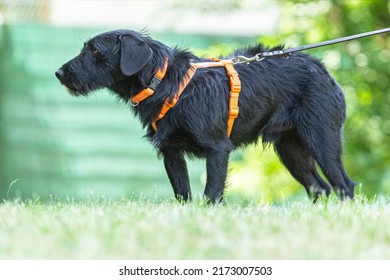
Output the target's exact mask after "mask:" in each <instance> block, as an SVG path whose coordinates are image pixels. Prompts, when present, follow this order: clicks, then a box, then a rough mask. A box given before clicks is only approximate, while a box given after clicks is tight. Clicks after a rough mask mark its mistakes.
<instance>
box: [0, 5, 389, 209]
mask: <svg viewBox="0 0 390 280" xmlns="http://www.w3.org/2000/svg"><path fill="white" fill-rule="evenodd" d="M389 11H390V2H389V1H386V0H376V1H360V0H343V1H342V0H340V1H336V0H322V1H291V0H288V1H287V0H280V1H276V0H275V1H272V0H257V1H255V0H225V1H220V0H219V1H217V0H193V1H177V0H176V1H173V0H172V1H169V0H166V1H163V0H160V1H159V0H155V1H141V0H139V1H137V0H135V1H83V0H81V1H70V0H69V1H67V0H51V1H50V0H24V1H22V0H0V199H2V200H4V199H14V198H15V197H20V198H22V199H26V198H40V199H43V200H46V199H53V198H54V199H77V200H78V199H90V198H91V197H92V198H95V197H99V198H100V197H108V198H112V199H117V198H124V197H125V198H128V197H131V198H135V199H138V198H146V199H155V198H158V199H164V198H172V197H173V192H172V190H171V187H170V184H169V181H168V178H167V177H166V175H165V170H164V167H163V163H162V161H161V160H159V159H157V158H156V154H155V152H154V150H153V148H152V147H151V146H150V145H149V144H148V143H147V142H146V140H144V139H143V138H142V136H143V134H144V132H143V131H142V129H141V125H140V124H139V123H138V121H137V119H135V118H134V117H133V115H132V114H131V112H130V108H129V105H127V104H124V103H122V102H119V101H117V99H116V98H115V97H114V96H113V95H111V94H110V93H109V92H107V91H99V92H96V93H93V94H92V95H90V96H89V97H88V98H74V97H71V96H69V95H68V93H67V92H66V90H65V89H64V88H63V87H62V86H61V85H60V83H59V82H58V81H57V80H56V78H55V77H54V72H55V71H56V70H57V69H58V68H59V67H60V66H61V65H62V64H63V63H65V62H66V61H68V60H69V59H71V58H72V57H74V56H75V55H77V54H78V52H79V51H80V50H81V48H82V46H83V42H85V41H86V40H87V39H88V38H90V37H92V36H94V35H96V34H97V33H100V32H103V31H107V30H110V29H119V28H129V29H134V30H137V31H139V30H145V29H146V30H148V32H149V34H150V35H151V36H152V37H154V38H156V39H158V40H160V41H162V42H164V43H165V44H167V45H169V46H172V47H173V46H176V45H179V46H181V47H188V48H190V49H191V50H192V51H193V52H194V53H196V54H197V55H204V56H218V55H224V54H228V53H229V52H230V51H232V50H233V49H235V48H237V47H239V46H243V45H250V44H255V43H257V42H262V43H264V44H266V45H271V46H272V45H277V44H285V45H286V46H287V47H295V46H299V45H302V44H309V43H315V42H319V41H323V40H328V39H333V38H337V37H341V36H347V35H352V34H356V33H361V32H367V31H371V30H374V29H380V28H385V27H389V26H390V15H389ZM308 53H310V54H312V55H314V56H316V57H318V58H320V59H322V60H323V62H324V63H325V65H326V66H327V67H328V68H329V70H330V72H331V73H332V74H333V75H334V76H335V78H336V80H337V81H338V82H339V83H340V84H341V86H342V88H343V89H344V91H345V95H346V99H347V106H348V112H347V114H348V119H347V122H346V124H345V133H344V142H345V151H344V159H345V164H346V169H347V171H348V172H349V174H350V175H351V177H352V178H353V179H354V180H355V181H356V182H358V183H359V184H360V185H359V187H358V189H357V191H358V193H363V194H365V195H367V196H369V197H373V196H375V195H384V196H388V195H390V166H389V165H390V151H389V150H390V145H389V144H390V35H389V34H383V35H378V36H375V37H369V38H365V39H360V40H356V41H352V42H349V43H343V44H338V45H333V46H328V47H323V48H319V49H315V50H311V51H308ZM230 167H231V171H230V176H229V187H228V190H227V197H228V199H232V200H234V199H236V198H238V199H240V200H241V201H242V200H248V201H259V202H270V201H273V202H275V201H287V200H289V199H297V198H299V199H306V198H305V197H306V194H305V192H304V190H303V187H301V186H300V185H298V184H297V183H296V182H295V181H294V179H293V178H292V177H291V176H290V174H289V173H288V172H287V171H286V170H285V169H284V167H283V166H282V165H281V164H280V163H279V160H278V158H277V157H276V156H275V154H274V152H273V149H272V148H267V149H265V150H264V149H263V147H262V145H261V144H260V145H257V146H255V145H253V146H250V147H249V148H247V149H245V150H242V151H238V152H235V153H233V154H232V156H231V162H230ZM189 171H190V177H191V183H192V186H193V192H194V194H195V195H198V196H200V195H201V194H202V192H203V185H204V183H205V178H206V175H205V163H204V161H202V160H191V161H190V166H189Z"/></svg>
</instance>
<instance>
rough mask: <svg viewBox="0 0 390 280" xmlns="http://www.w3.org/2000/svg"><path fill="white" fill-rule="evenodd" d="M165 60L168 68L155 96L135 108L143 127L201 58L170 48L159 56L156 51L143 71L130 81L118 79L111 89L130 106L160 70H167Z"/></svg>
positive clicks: (122, 78) (155, 114) (130, 78)
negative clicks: (132, 100) (163, 68)
mask: <svg viewBox="0 0 390 280" xmlns="http://www.w3.org/2000/svg"><path fill="white" fill-rule="evenodd" d="M166 58H168V68H167V71H166V74H165V77H164V78H163V80H162V81H161V83H160V84H159V86H158V87H157V89H156V91H155V93H154V94H153V95H152V96H151V97H149V98H147V99H145V100H144V101H142V102H141V103H140V104H139V105H138V106H136V107H133V108H134V112H135V114H136V115H138V116H139V118H140V120H141V122H142V124H143V125H144V126H147V125H148V124H150V123H151V122H152V120H153V119H154V118H155V117H156V116H157V115H158V113H159V110H160V109H161V107H162V105H163V104H164V102H165V100H166V99H167V98H168V97H171V95H172V94H174V92H176V89H177V87H178V86H179V83H180V82H181V81H182V79H183V77H184V75H185V74H186V72H187V69H188V68H189V67H190V63H191V60H194V59H195V60H197V59H198V58H197V57H196V56H195V55H193V54H192V53H190V52H188V51H187V50H181V49H178V48H174V49H169V48H168V47H167V48H166V49H164V50H163V51H160V52H157V51H156V50H154V55H153V58H152V59H151V60H150V61H149V62H148V63H147V64H146V65H145V67H144V68H143V69H142V70H141V71H139V72H138V73H136V74H135V75H133V76H131V77H125V76H122V77H118V79H117V80H116V82H115V86H113V87H111V88H110V89H111V90H112V91H114V92H115V93H116V94H117V95H118V96H119V97H120V99H121V100H123V101H125V102H126V103H128V102H129V101H130V99H131V97H133V96H134V95H135V94H137V93H138V92H140V91H141V90H143V89H144V88H146V87H147V86H148V85H149V83H150V81H151V80H152V78H153V76H154V75H155V73H156V71H157V69H159V68H161V67H163V66H164V63H165V59H166Z"/></svg>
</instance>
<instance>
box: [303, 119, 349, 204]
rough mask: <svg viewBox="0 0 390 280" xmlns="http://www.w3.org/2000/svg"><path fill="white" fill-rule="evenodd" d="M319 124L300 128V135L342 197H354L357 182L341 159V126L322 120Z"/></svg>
mask: <svg viewBox="0 0 390 280" xmlns="http://www.w3.org/2000/svg"><path fill="white" fill-rule="evenodd" d="M317 125H319V127H311V126H307V127H306V128H305V129H304V130H303V129H302V130H300V137H301V139H302V141H303V143H304V145H305V146H306V147H307V149H308V151H309V152H310V153H311V155H312V156H313V157H314V159H315V160H316V161H317V162H318V164H319V166H320V167H321V169H322V171H323V173H324V175H325V176H326V178H327V179H328V180H329V182H330V184H331V185H332V187H333V188H334V189H335V190H336V191H337V192H338V194H339V195H340V197H341V198H344V196H345V195H347V196H348V197H350V198H353V197H354V187H355V183H354V182H353V181H352V180H351V179H350V178H349V176H348V175H347V173H346V172H345V168H344V165H343V162H342V160H341V156H342V141H341V128H336V127H333V128H332V127H331V126H327V125H326V123H325V122H320V121H319V122H317Z"/></svg>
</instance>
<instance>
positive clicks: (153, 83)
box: [148, 76, 161, 91]
mask: <svg viewBox="0 0 390 280" xmlns="http://www.w3.org/2000/svg"><path fill="white" fill-rule="evenodd" d="M160 83H161V79H159V78H157V77H156V76H153V78H152V80H151V81H150V84H149V86H148V87H149V88H151V89H152V90H154V91H156V89H157V87H158V85H159V84H160Z"/></svg>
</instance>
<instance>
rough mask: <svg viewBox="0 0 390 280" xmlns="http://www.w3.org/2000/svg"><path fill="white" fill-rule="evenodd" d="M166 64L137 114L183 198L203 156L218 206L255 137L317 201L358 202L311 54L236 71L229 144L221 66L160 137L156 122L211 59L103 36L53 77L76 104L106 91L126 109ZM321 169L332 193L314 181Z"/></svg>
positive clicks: (195, 87)
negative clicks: (238, 86) (237, 158)
mask: <svg viewBox="0 0 390 280" xmlns="http://www.w3.org/2000/svg"><path fill="white" fill-rule="evenodd" d="M279 47H280V46H279ZM279 47H277V48H276V49H278V48H279ZM265 50H268V49H266V48H264V47H263V46H262V45H257V46H255V47H252V48H243V49H240V50H237V51H236V52H235V53H234V54H232V56H231V57H235V56H237V55H245V56H248V57H250V56H253V55H255V54H257V53H259V52H262V51H265ZM166 57H167V58H168V59H169V65H168V70H167V73H166V76H165V77H164V79H163V80H162V82H161V84H160V85H159V86H158V88H157V90H156V92H155V94H154V95H153V96H151V97H150V98H148V99H146V100H144V101H142V102H141V103H140V104H139V105H138V106H137V107H134V112H135V114H136V115H137V116H138V117H139V119H140V120H141V123H142V124H143V126H144V127H147V131H148V132H147V137H148V139H149V140H150V141H151V142H152V143H153V144H154V145H155V146H156V148H157V149H158V151H159V153H160V154H161V155H162V156H163V158H164V165H165V168H166V171H167V174H168V177H169V179H170V182H171V184H172V186H173V190H174V193H175V196H176V197H177V198H178V199H183V200H188V199H191V190H190V185H189V179H188V173H187V166H186V162H185V159H184V155H185V154H188V155H192V156H196V157H205V158H206V165H207V183H206V188H205V192H204V194H205V196H206V197H207V198H208V199H210V200H211V201H212V202H218V201H221V200H222V196H223V192H224V188H225V180H226V175H227V168H228V158H229V153H230V152H231V151H232V150H234V149H236V148H238V147H242V146H245V145H247V144H249V143H253V142H256V141H257V140H258V138H259V137H262V141H263V143H273V144H274V146H275V150H276V152H277V153H278V155H279V157H280V159H281V161H282V162H283V164H284V165H285V166H286V167H287V169H288V170H289V171H290V173H291V174H292V176H293V177H294V178H295V179H296V180H298V181H299V182H300V183H301V184H302V185H303V186H304V187H305V189H306V191H307V192H308V193H309V194H313V195H314V199H317V197H318V196H319V195H320V194H322V193H325V194H326V195H329V193H330V192H331V186H332V187H333V188H334V189H335V190H336V191H337V193H339V194H340V196H341V197H343V196H344V195H347V196H349V197H350V198H353V193H354V186H355V184H354V183H353V182H352V180H351V179H350V178H349V177H348V175H347V173H346V172H345V170H344V167H343V163H342V139H341V133H342V127H343V123H344V121H345V117H346V116H345V101H344V96H343V92H342V90H341V89H340V87H339V86H338V84H337V83H336V82H335V80H334V79H333V78H332V77H331V76H330V75H329V73H328V72H327V70H326V69H325V67H324V66H323V64H322V63H321V62H319V61H318V60H317V59H314V58H313V57H311V56H309V55H306V54H303V53H295V54H293V55H291V56H290V57H289V58H277V59H268V60H264V61H260V62H253V63H250V64H238V65H235V69H236V70H237V71H238V73H239V77H240V80H241V83H242V91H241V94H240V97H239V107H240V113H239V116H238V118H237V119H236V121H235V123H234V127H233V131H232V134H231V137H230V138H228V136H227V133H226V130H227V119H228V103H229V88H230V86H229V79H228V76H227V74H226V71H225V69H224V68H223V67H220V68H206V69H199V70H198V71H197V72H196V74H195V76H194V77H193V79H192V80H191V82H190V83H189V84H188V86H187V88H186V89H185V90H184V92H183V94H182V95H181V97H180V100H179V102H178V103H177V105H176V106H175V107H174V108H173V109H171V110H170V111H169V112H168V113H167V115H166V116H165V117H164V118H163V119H162V120H161V121H159V122H158V123H157V125H158V130H157V132H154V130H153V129H152V127H151V122H152V121H153V120H154V119H155V118H156V116H157V115H158V113H159V110H160V109H161V107H162V105H163V103H164V101H165V99H166V98H167V97H173V95H174V94H175V93H176V91H177V89H178V86H179V83H180V81H181V80H182V79H183V76H184V75H185V73H186V71H187V69H188V68H189V67H190V63H191V62H199V61H205V60H204V59H201V58H198V57H196V56H195V55H193V54H192V53H191V52H189V51H187V50H182V49H177V48H174V49H171V48H169V47H167V46H165V45H164V44H162V43H161V42H158V41H156V40H153V39H152V38H150V37H149V36H147V35H144V34H140V33H137V32H134V31H129V30H116V31H112V32H107V33H103V34H100V35H98V36H96V37H94V38H92V39H91V40H89V41H88V42H87V43H86V44H85V46H84V48H83V50H82V51H81V53H80V54H79V55H78V56H77V57H75V58H74V59H72V60H70V61H69V62H68V63H66V64H64V65H63V66H62V67H61V68H60V69H59V70H58V71H57V72H56V76H57V77H58V79H59V80H60V81H61V83H62V84H64V85H65V86H66V87H67V88H68V89H69V90H70V91H71V93H72V94H74V95H76V96H77V95H87V94H88V93H89V92H91V91H93V90H96V89H99V88H108V89H110V90H112V91H113V92H114V93H115V94H117V95H118V96H119V97H120V98H121V99H123V100H125V101H126V102H127V101H128V100H129V99H130V98H131V97H132V96H133V95H135V94H136V93H138V92H139V91H141V90H142V89H144V88H145V87H146V86H147V85H148V84H149V82H150V80H151V79H152V77H153V75H154V74H155V72H156V70H157V69H158V68H162V67H163V65H164V60H165V58H166ZM316 162H317V163H318V165H319V166H320V167H321V169H322V171H323V173H324V175H325V176H326V178H327V179H328V181H329V183H330V185H331V186H330V185H329V184H328V183H327V182H325V181H324V180H323V179H322V178H321V177H320V175H319V174H318V172H317V170H316V166H315V163H316Z"/></svg>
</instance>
